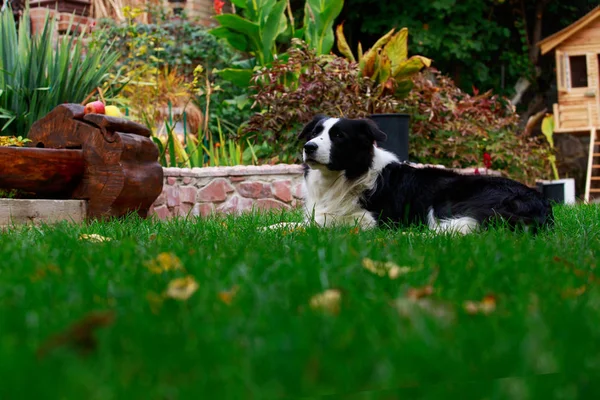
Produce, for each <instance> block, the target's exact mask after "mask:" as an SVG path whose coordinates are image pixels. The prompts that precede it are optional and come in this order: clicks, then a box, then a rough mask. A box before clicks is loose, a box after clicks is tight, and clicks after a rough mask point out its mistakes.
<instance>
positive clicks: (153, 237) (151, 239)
mask: <svg viewBox="0 0 600 400" xmlns="http://www.w3.org/2000/svg"><path fill="white" fill-rule="evenodd" d="M156 236H157V235H156V233H153V234H151V235H150V236H148V240H150V241H153V240H156Z"/></svg>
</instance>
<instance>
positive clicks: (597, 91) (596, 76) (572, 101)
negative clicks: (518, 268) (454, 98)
mask: <svg viewBox="0 0 600 400" xmlns="http://www.w3.org/2000/svg"><path fill="white" fill-rule="evenodd" d="M539 46H540V48H541V53H542V54H547V53H549V52H551V51H554V54H555V58H556V81H557V88H558V104H554V105H553V115H554V127H555V130H554V132H555V133H556V134H560V133H567V134H578V135H589V136H590V148H589V157H588V169H587V179H586V188H585V196H584V199H585V201H586V202H587V201H589V200H590V197H600V151H599V150H598V145H600V139H599V138H597V135H596V133H597V132H598V131H599V130H600V6H598V7H596V8H594V9H593V10H592V11H590V12H589V13H587V14H586V15H585V16H583V17H582V18H580V19H579V20H577V21H575V22H574V23H573V24H571V25H569V26H568V27H566V28H564V29H563V30H561V31H559V32H557V33H555V34H553V35H551V36H549V37H547V38H545V39H544V40H542V41H540V42H539Z"/></svg>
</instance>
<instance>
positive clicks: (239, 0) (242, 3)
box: [231, 0, 246, 9]
mask: <svg viewBox="0 0 600 400" xmlns="http://www.w3.org/2000/svg"><path fill="white" fill-rule="evenodd" d="M231 2H232V3H233V4H234V5H235V6H236V7H237V8H241V9H245V8H246V0H231Z"/></svg>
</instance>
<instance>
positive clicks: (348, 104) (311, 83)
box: [243, 39, 398, 162]
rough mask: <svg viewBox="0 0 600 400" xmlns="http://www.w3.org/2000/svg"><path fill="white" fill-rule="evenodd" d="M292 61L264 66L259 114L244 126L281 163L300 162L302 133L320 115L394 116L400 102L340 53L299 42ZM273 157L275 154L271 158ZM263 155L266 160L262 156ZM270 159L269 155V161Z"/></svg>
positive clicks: (257, 85) (257, 80) (257, 81)
mask: <svg viewBox="0 0 600 400" xmlns="http://www.w3.org/2000/svg"><path fill="white" fill-rule="evenodd" d="M288 54H289V57H288V58H287V59H278V60H275V61H274V62H273V65H272V67H270V68H262V69H261V70H259V71H257V72H256V73H255V75H254V76H253V78H252V81H253V82H254V85H253V86H252V87H251V88H252V89H253V90H255V91H256V92H257V94H256V95H254V96H252V98H253V100H254V107H256V106H258V107H259V108H260V109H262V111H261V112H258V113H255V114H254V115H253V116H252V117H251V118H250V120H249V121H248V123H247V124H246V125H245V127H244V128H243V131H244V132H245V133H246V134H249V135H251V136H252V137H253V138H254V140H255V142H256V143H265V144H267V145H268V148H269V149H270V152H265V155H268V156H273V155H274V156H276V157H277V160H278V161H283V162H298V161H300V159H299V155H300V153H299V151H298V147H297V141H296V134H297V132H298V131H299V128H300V127H301V126H302V125H303V124H305V123H307V122H308V121H310V120H311V119H312V118H313V116H314V115H315V114H318V113H321V114H327V115H331V116H343V115H348V116H350V115H351V116H355V117H364V116H366V115H368V110H369V109H374V110H375V112H381V113H384V112H391V111H393V110H394V109H396V108H397V107H398V101H397V100H396V99H394V98H393V97H392V96H390V95H384V96H379V95H376V92H377V91H376V89H377V87H376V84H375V83H374V82H373V81H372V80H370V79H368V78H362V77H361V76H360V74H359V70H358V64H357V63H356V62H351V61H349V60H347V59H346V58H344V57H338V56H335V55H317V54H316V53H315V51H314V50H312V49H310V48H309V47H308V46H307V45H306V43H304V42H302V41H300V40H297V39H294V41H293V45H292V47H291V48H290V49H289V51H288ZM269 153H270V154H269ZM259 157H260V156H259ZM266 158H269V157H266Z"/></svg>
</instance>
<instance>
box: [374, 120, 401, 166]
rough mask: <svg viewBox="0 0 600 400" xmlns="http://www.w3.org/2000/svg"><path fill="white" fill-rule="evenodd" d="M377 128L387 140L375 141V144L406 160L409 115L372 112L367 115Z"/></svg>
mask: <svg viewBox="0 0 600 400" xmlns="http://www.w3.org/2000/svg"><path fill="white" fill-rule="evenodd" d="M369 118H370V119H372V120H373V121H375V123H376V124H377V126H378V127H379V129H381V130H382V131H383V132H384V133H385V134H386V135H387V140H386V141H384V142H377V146H379V147H380V148H382V149H384V150H387V151H390V152H392V153H394V154H395V155H396V156H398V159H399V160H400V161H408V129H409V124H410V115H408V114H399V113H398V114H373V115H371V116H369Z"/></svg>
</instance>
